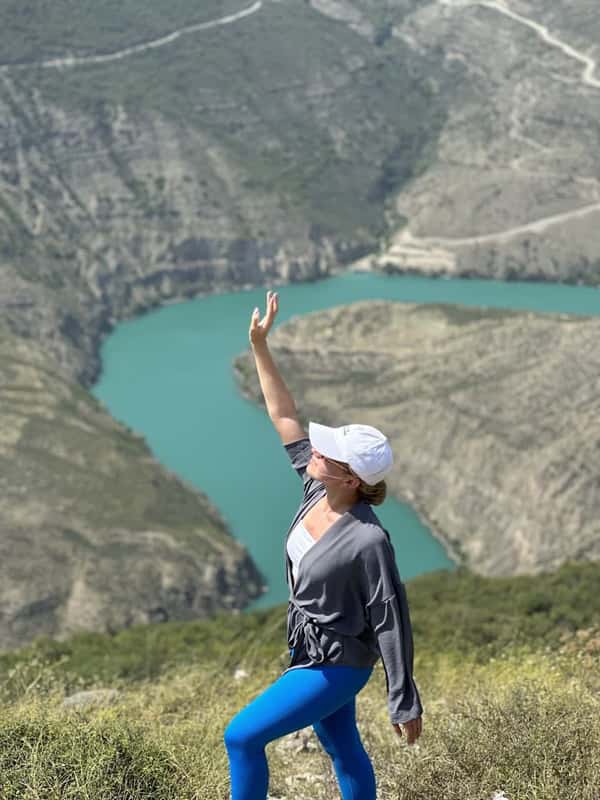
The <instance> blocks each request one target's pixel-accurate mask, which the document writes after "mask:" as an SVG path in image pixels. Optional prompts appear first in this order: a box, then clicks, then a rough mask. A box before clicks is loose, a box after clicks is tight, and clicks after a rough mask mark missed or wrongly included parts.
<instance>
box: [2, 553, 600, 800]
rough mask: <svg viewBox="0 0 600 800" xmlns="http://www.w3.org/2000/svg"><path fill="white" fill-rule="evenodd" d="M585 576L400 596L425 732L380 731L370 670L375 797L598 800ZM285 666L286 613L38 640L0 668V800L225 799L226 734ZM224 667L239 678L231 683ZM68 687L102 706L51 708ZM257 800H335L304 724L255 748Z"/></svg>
mask: <svg viewBox="0 0 600 800" xmlns="http://www.w3.org/2000/svg"><path fill="white" fill-rule="evenodd" d="M599 581H600V568H599V567H598V566H597V565H595V564H578V563H570V564H566V565H565V566H563V567H562V568H561V569H560V570H559V571H558V572H557V573H555V574H553V575H544V576H537V577H518V578H501V579H498V578H492V579H489V578H482V577H477V576H473V575H471V574H469V573H468V572H466V571H465V570H459V571H458V572H457V573H452V574H451V573H444V572H439V573H432V574H429V575H424V576H420V577H419V578H415V579H413V580H411V581H410V582H408V583H407V590H408V594H409V601H410V604H411V616H412V620H413V628H414V637H415V677H416V679H417V682H418V684H419V688H420V691H421V694H422V699H423V704H424V707H425V715H424V733H423V735H422V737H421V739H420V740H419V742H418V745H417V746H415V747H412V748H409V747H408V746H407V745H406V743H405V740H404V738H403V739H401V740H399V739H398V737H397V736H396V734H395V733H394V731H393V730H392V728H391V726H390V724H389V720H388V715H387V710H386V706H385V675H384V673H383V669H382V665H381V662H379V663H378V664H377V667H376V669H375V672H374V675H373V677H372V678H371V681H370V682H369V684H368V685H367V687H366V688H365V689H364V690H363V691H362V692H361V693H360V695H359V697H358V701H357V714H358V724H359V728H360V730H361V735H362V737H363V740H364V742H365V746H366V747H367V750H368V752H369V754H370V755H371V757H372V759H373V761H374V765H375V770H376V775H377V780H378V791H379V795H378V796H379V797H381V798H382V800H392V798H394V800H396V799H397V800H409V799H410V800H431V798H438V797H443V798H445V799H446V800H483V799H484V798H485V800H487V799H488V798H491V797H492V796H493V794H494V793H495V792H497V791H498V792H500V791H501V792H503V793H504V796H505V797H507V798H509V799H510V800H541V798H543V800H596V798H597V797H598V794H597V791H598V789H597V787H598V785H600V759H599V757H598V754H599V753H600V722H599V720H600V677H599V676H600V670H599V669H598V667H599V666H600V593H599V592H598V591H597V588H598V585H599ZM287 663H288V659H287V649H286V644H285V606H284V605H282V606H278V607H276V608H273V609H269V610H261V611H257V612H253V613H250V614H245V615H227V614H219V615H217V616H216V617H215V618H214V619H212V620H204V621H201V622H190V623H165V624H162V625H147V626H136V627H134V628H130V629H128V630H126V631H121V632H119V633H117V634H115V635H114V636H112V637H108V636H102V635H99V634H85V635H80V636H77V637H74V638H72V639H69V640H68V641H64V642H53V641H51V640H48V639H40V640H38V641H37V642H36V643H34V644H33V645H32V646H30V647H29V648H27V649H24V650H21V651H19V652H14V653H9V654H5V655H3V656H1V657H0V687H1V688H0V703H1V719H2V722H0V775H1V777H0V797H2V800H17V798H18V799H19V800H23V799H24V798H26V799H27V800H29V799H33V798H42V797H43V798H63V797H65V798H66V797H69V798H71V797H73V798H90V800H91V798H94V800H113V799H114V800H116V799H117V798H118V799H119V800H129V799H130V800H150V798H152V800H159V798H160V800H192V799H193V800H227V798H228V797H229V794H228V792H229V789H228V764H227V756H226V751H225V748H224V744H223V731H224V728H225V726H226V725H227V723H228V721H229V720H230V719H231V718H232V717H233V716H234V715H235V714H236V713H237V711H238V710H239V709H241V708H242V707H243V706H244V705H245V704H246V703H248V702H250V701H251V700H252V699H253V698H254V697H256V696H257V695H258V694H259V693H260V692H261V691H262V690H263V689H264V688H266V686H267V685H268V684H269V683H270V682H272V681H273V680H275V679H276V678H277V677H278V675H279V674H280V673H281V671H282V670H283V669H284V668H285V666H286V665H287ZM238 670H239V671H238ZM82 689H87V690H90V689H111V690H115V692H116V696H115V697H113V698H112V700H110V701H106V702H105V703H104V704H98V703H96V704H92V705H89V706H85V707H77V706H71V707H65V706H63V700H64V698H65V696H67V695H72V694H73V693H74V692H77V691H78V690H82ZM267 756H268V758H269V765H270V790H269V791H270V795H271V796H272V797H277V798H288V797H289V798H292V797H293V798H307V799H308V798H311V800H312V799H313V798H316V800H329V798H332V797H337V796H338V795H337V789H336V785H335V782H334V779H333V773H332V771H331V768H330V766H329V762H328V757H327V756H326V755H325V754H324V752H323V751H322V749H321V748H320V745H319V744H318V740H317V739H316V737H315V736H314V734H313V733H312V729H310V728H307V729H305V730H304V731H302V732H299V733H297V734H291V735H290V736H287V737H283V738H281V739H278V740H276V741H275V742H273V743H271V744H270V745H269V746H268V747H267Z"/></svg>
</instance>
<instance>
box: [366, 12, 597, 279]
mask: <svg viewBox="0 0 600 800" xmlns="http://www.w3.org/2000/svg"><path fill="white" fill-rule="evenodd" d="M439 2H440V4H441V5H444V6H449V7H451V8H456V9H458V8H468V7H483V8H489V9H491V10H493V11H496V12H498V13H500V14H504V15H505V16H507V17H510V18H511V19H513V20H515V21H516V22H518V23H520V24H521V25H525V26H527V27H528V28H531V29H532V30H534V31H535V32H536V33H537V34H538V35H539V36H540V38H541V39H542V40H543V41H545V42H546V43H547V44H549V45H550V46H552V47H556V48H558V49H560V50H561V51H562V52H563V53H565V54H566V55H567V56H569V57H570V58H573V59H575V60H576V61H579V62H580V63H581V64H583V71H582V73H581V78H580V81H581V83H582V84H583V85H585V86H589V87H591V88H592V89H600V80H599V79H598V78H596V77H595V73H596V70H597V67H598V62H597V60H595V59H593V58H592V57H591V56H589V55H587V54H586V53H583V52H581V51H580V50H576V49H575V48H574V47H572V46H571V45H570V44H567V43H566V42H564V41H562V40H561V39H559V38H558V37H557V36H555V35H554V34H551V33H550V32H549V30H548V28H546V27H545V26H544V25H541V24H540V23H538V22H536V21H535V20H532V19H530V18H529V17H525V16H523V15H522V14H518V13H517V12H516V11H513V10H512V9H511V8H509V6H508V5H507V3H506V2H505V0H439ZM512 124H513V129H514V130H515V132H517V131H519V127H520V126H519V123H518V121H517V119H516V118H515V117H514V114H513V120H512ZM514 138H521V137H519V136H515V137H514ZM527 142H528V143H529V144H536V143H533V142H532V141H531V140H529V139H528V140H527ZM538 147H539V145H538ZM576 180H578V181H581V182H588V181H589V182H590V183H592V184H596V185H597V181H596V180H595V179H593V178H576ZM597 211H600V202H595V203H589V204H587V205H585V206H580V207H579V208H575V209H573V210H571V211H565V212H563V213H561V214H554V215H552V216H548V217H544V218H542V219H538V220H534V221H532V222H527V223H524V224H522V225H516V226H514V227H512V228H508V229H506V230H504V231H498V232H496V233H488V234H482V235H480V236H466V237H461V238H448V237H435V236H431V237H429V236H428V237H421V238H419V237H416V236H413V235H412V234H411V233H410V230H409V229H407V228H405V229H403V230H402V231H400V232H399V233H398V235H397V236H396V237H394V239H393V241H392V242H391V244H390V247H389V248H388V250H387V251H386V252H385V253H384V254H383V255H381V256H379V257H378V258H377V261H378V262H380V263H384V262H386V261H391V262H395V263H398V264H401V265H403V266H406V265H408V264H409V263H411V264H414V263H419V264H420V265H422V266H426V267H429V268H431V269H433V270H435V269H439V268H440V267H441V268H444V269H446V270H448V271H452V269H453V268H454V267H455V265H456V256H455V254H454V253H453V252H452V250H451V248H455V247H458V248H460V247H468V246H473V245H479V244H491V243H502V242H508V241H510V240H511V239H514V238H516V237H518V236H521V235H523V234H525V233H536V234H537V233H542V232H543V231H545V230H546V229H547V228H549V227H552V226H553V225H558V224H561V223H563V222H568V221H569V220H572V219H577V218H579V217H584V216H587V215H588V214H592V213H594V212H597ZM446 248H448V249H446Z"/></svg>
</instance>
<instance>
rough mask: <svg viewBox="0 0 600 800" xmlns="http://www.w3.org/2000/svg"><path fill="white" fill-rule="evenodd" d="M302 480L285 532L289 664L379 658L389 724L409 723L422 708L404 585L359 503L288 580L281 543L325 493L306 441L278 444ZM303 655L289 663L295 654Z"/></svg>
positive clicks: (385, 537)
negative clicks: (312, 466) (295, 508)
mask: <svg viewBox="0 0 600 800" xmlns="http://www.w3.org/2000/svg"><path fill="white" fill-rule="evenodd" d="M285 449H286V451H287V453H288V455H289V457H290V459H291V462H292V466H293V467H294V469H295V470H296V472H297V473H298V475H299V476H300V477H301V478H302V480H303V483H304V497H303V499H302V503H301V504H300V507H299V509H298V511H297V512H296V515H295V516H294V519H293V520H292V524H291V525H290V528H289V530H288V532H287V535H286V537H285V544H284V554H285V562H286V577H287V583H288V587H289V589H290V597H289V601H288V615H287V640H288V646H289V647H290V648H291V651H292V658H291V661H290V666H288V668H287V669H286V670H284V672H283V673H282V674H285V673H286V672H289V671H290V670H292V669H298V668H300V667H305V666H310V665H318V664H347V665H349V666H353V667H371V666H374V665H375V663H376V662H377V661H378V659H379V657H380V656H381V659H382V662H383V667H384V672H385V678H386V686H387V693H388V701H387V704H388V710H389V714H390V719H391V721H392V722H408V721H409V720H411V719H415V718H416V717H419V716H420V715H421V713H422V711H423V709H422V706H421V701H420V698H419V692H418V690H417V687H416V685H415V682H414V680H413V675H412V672H413V640H412V630H411V624H410V616H409V611H408V603H407V599H406V591H405V589H404V584H403V583H402V581H401V579H400V575H399V573H398V568H397V566H396V560H395V555H394V548H393V546H392V543H391V541H390V537H389V534H388V532H387V531H386V530H385V528H383V527H382V525H381V522H380V521H379V519H378V518H377V516H376V515H375V513H374V512H373V509H372V507H371V506H370V505H369V504H368V503H366V502H365V501H363V500H360V501H358V502H357V503H356V504H355V505H354V506H353V507H352V508H351V509H350V510H349V511H346V512H345V513H344V514H342V516H341V517H339V518H338V519H337V520H336V521H335V522H334V523H333V525H332V526H331V527H330V528H328V529H327V531H326V532H325V534H324V535H323V536H322V537H321V538H320V539H319V540H318V541H317V542H315V544H314V545H313V546H312V547H311V548H310V550H308V552H306V553H305V554H304V556H303V557H302V559H301V561H300V564H299V567H298V577H297V580H296V586H295V587H293V584H292V564H291V561H290V559H289V556H288V554H287V540H288V537H289V535H290V533H291V531H292V529H293V528H294V526H295V525H296V523H297V522H298V521H299V520H300V519H302V518H303V517H304V515H305V514H306V512H307V511H308V510H309V509H310V508H311V507H312V506H313V505H314V504H315V503H316V502H317V500H319V498H321V497H323V495H324V494H325V486H324V484H323V483H322V482H321V481H318V480H315V479H314V478H311V477H310V475H308V474H307V472H306V466H307V464H308V462H309V461H310V458H311V445H310V441H309V440H308V439H307V438H305V439H301V440H300V441H297V442H292V443H290V444H286V445H285ZM298 650H300V652H302V654H303V656H302V657H301V658H300V662H301V663H294V662H295V661H297V659H295V658H294V656H295V655H296V652H297V651H298Z"/></svg>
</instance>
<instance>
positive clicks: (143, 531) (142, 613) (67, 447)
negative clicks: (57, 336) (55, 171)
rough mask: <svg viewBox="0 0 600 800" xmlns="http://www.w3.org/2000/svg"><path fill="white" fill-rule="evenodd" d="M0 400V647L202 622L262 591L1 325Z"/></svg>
mask: <svg viewBox="0 0 600 800" xmlns="http://www.w3.org/2000/svg"><path fill="white" fill-rule="evenodd" d="M0 397H1V414H0V486H1V491H0V498H1V499H0V649H3V648H10V647H17V646H19V645H21V644H23V643H25V642H28V641H30V640H31V639H32V638H34V637H35V636H38V635H40V634H46V635H50V636H53V637H56V638H63V637H64V636H66V635H68V634H69V633H72V632H74V631H77V630H85V629H88V630H100V631H116V630H118V629H119V628H123V627H127V626H129V625H132V624H134V623H141V622H162V621H164V620H169V619H194V618H198V617H204V616H208V615H210V614H212V613H214V612H215V611H217V610H219V609H236V608H237V609H239V608H243V607H244V606H245V605H246V604H247V603H248V602H249V601H250V600H251V599H252V598H254V597H257V596H258V595H259V594H260V593H261V591H262V588H261V587H262V583H263V581H262V579H261V576H260V574H259V572H258V571H257V569H256V567H255V566H254V564H253V562H252V560H251V559H250V557H249V556H248V553H247V551H246V550H245V548H244V547H242V546H241V545H240V544H239V543H237V542H236V541H235V540H234V539H233V538H232V537H231V536H230V535H229V533H228V532H227V530H226V527H225V524H224V522H223V520H222V518H221V517H220V515H219V514H218V512H217V511H216V509H215V508H214V507H213V506H212V505H211V504H210V502H209V501H208V499H207V498H206V497H205V496H204V495H202V494H201V493H200V492H198V491H197V490H196V489H195V488H194V487H193V486H190V485H188V484H187V483H185V482H184V481H182V480H180V479H179V478H178V477H177V476H176V475H174V474H172V473H171V472H169V471H168V470H166V469H165V468H164V467H162V466H161V465H160V464H159V463H158V462H157V461H156V459H155V458H154V457H153V456H152V454H151V452H150V450H149V449H148V447H147V445H146V443H145V442H144V440H143V438H142V437H139V436H138V435H136V434H135V433H134V432H133V431H131V430H130V429H128V428H127V427H126V426H123V425H121V424H119V423H118V422H116V421H115V420H113V419H112V418H111V416H110V415H109V414H108V413H107V411H106V410H105V409H104V408H103V407H102V405H101V404H100V403H99V402H98V401H97V400H96V399H95V398H94V397H93V396H91V395H90V394H89V393H88V392H87V391H85V390H84V389H82V388H81V387H80V386H79V385H78V384H77V383H75V382H74V381H73V380H72V379H70V378H69V376H68V375H66V374H64V373H63V372H62V371H61V370H60V369H59V368H58V367H57V366H56V365H55V364H53V363H51V362H48V359H47V358H45V357H44V356H43V354H41V353H40V351H39V349H38V347H37V346H36V344H35V343H32V342H29V341H26V340H24V339H21V338H19V337H15V336H13V335H11V334H9V333H8V332H7V331H5V330H2V332H1V335H0Z"/></svg>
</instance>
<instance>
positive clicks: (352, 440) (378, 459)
mask: <svg viewBox="0 0 600 800" xmlns="http://www.w3.org/2000/svg"><path fill="white" fill-rule="evenodd" d="M308 438H309V439H310V443H311V444H312V446H313V447H314V448H315V450H318V451H319V453H321V455H323V456H327V457H328V458H333V459H334V460H335V461H343V462H344V463H345V464H348V466H349V467H350V468H351V469H352V471H353V472H355V473H356V474H357V475H358V477H359V478H360V479H361V480H363V481H364V482H365V483H366V484H367V485H368V486H374V485H375V484H376V483H379V481H381V480H383V478H384V477H385V476H386V475H387V474H388V472H389V471H390V470H391V468H392V464H393V463H394V459H393V456H392V448H391V447H390V443H389V442H388V440H387V438H386V437H385V436H384V435H383V433H382V432H381V431H378V430H377V428H373V427H372V426H371V425H342V426H341V427H340V428H330V427H328V426H327V425H318V424H317V423H316V422H309V423H308Z"/></svg>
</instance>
